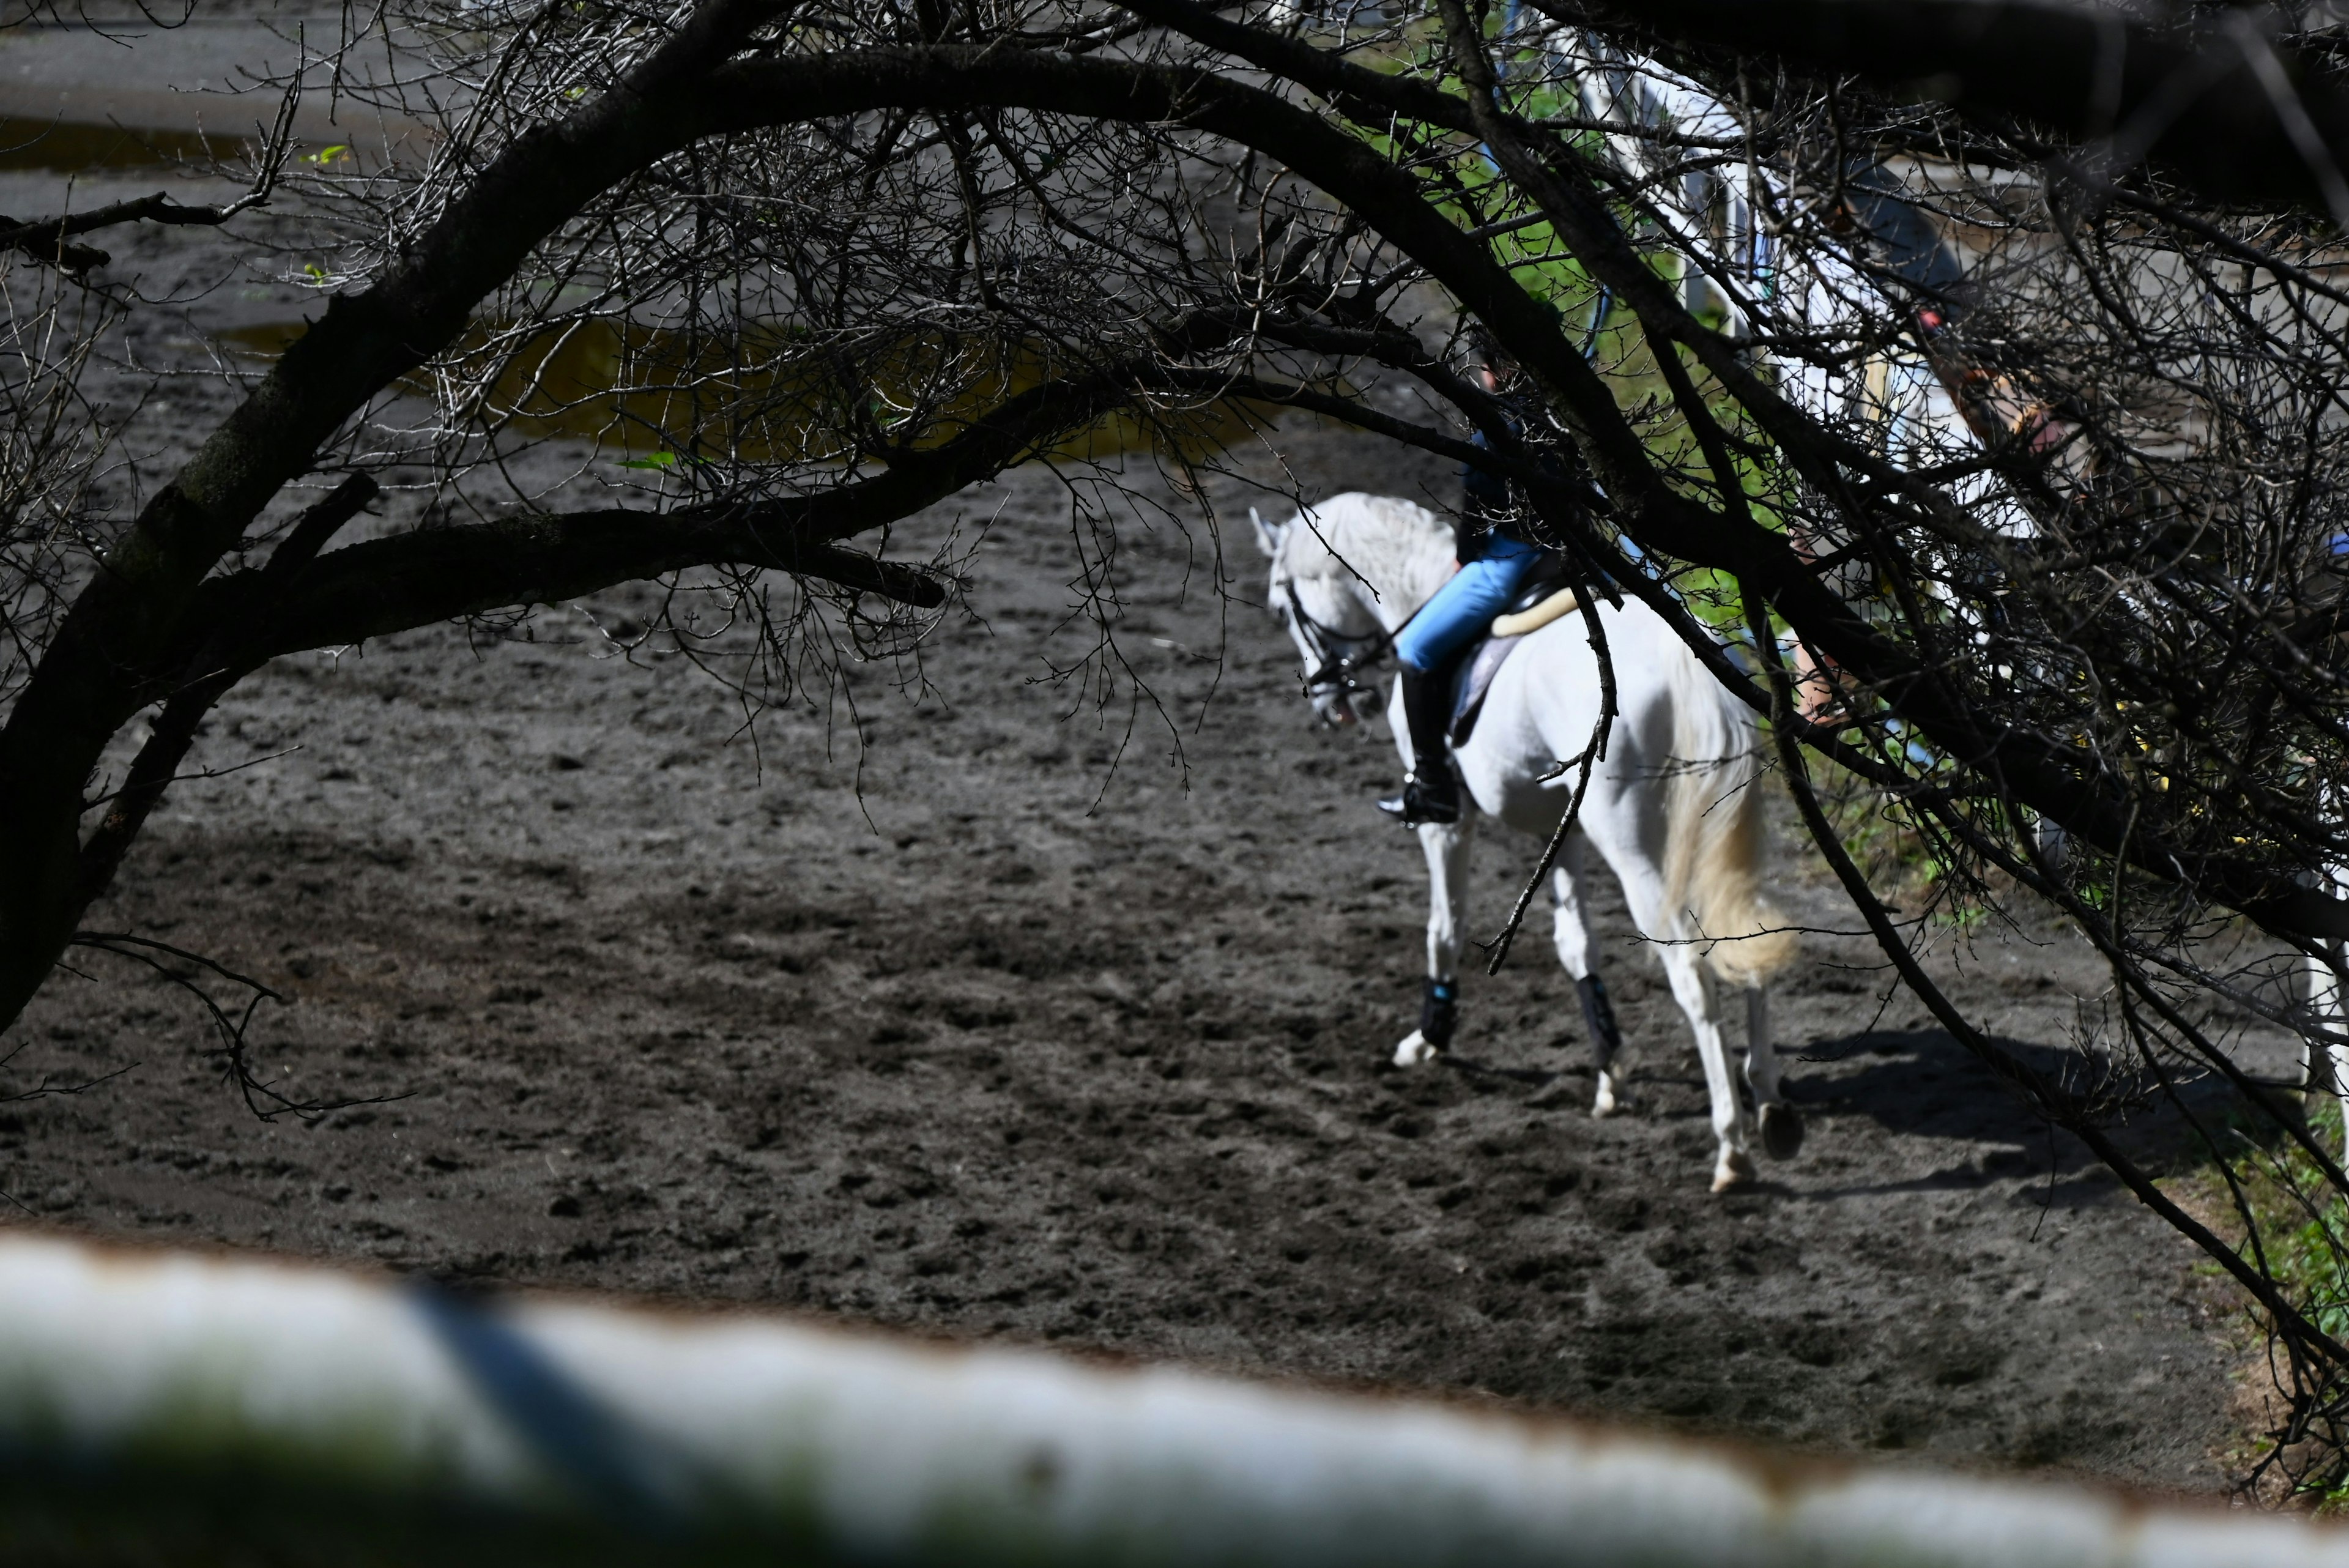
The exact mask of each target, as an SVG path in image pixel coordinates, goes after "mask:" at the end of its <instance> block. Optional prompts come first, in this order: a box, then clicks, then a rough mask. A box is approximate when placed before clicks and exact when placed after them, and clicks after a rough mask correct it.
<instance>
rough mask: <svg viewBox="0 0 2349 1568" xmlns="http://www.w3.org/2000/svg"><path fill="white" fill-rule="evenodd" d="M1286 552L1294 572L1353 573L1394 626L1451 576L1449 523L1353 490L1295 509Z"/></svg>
mask: <svg viewBox="0 0 2349 1568" xmlns="http://www.w3.org/2000/svg"><path fill="white" fill-rule="evenodd" d="M1287 555H1288V559H1287V561H1286V563H1285V564H1286V565H1287V566H1288V570H1289V573H1290V574H1291V575H1292V576H1298V577H1319V576H1330V577H1340V578H1348V579H1356V578H1358V579H1359V581H1355V582H1354V583H1353V587H1354V589H1355V591H1356V592H1357V593H1358V594H1361V595H1362V597H1364V598H1365V599H1368V600H1373V601H1374V602H1375V604H1376V606H1377V608H1378V609H1379V611H1380V613H1381V618H1382V619H1385V620H1387V621H1388V622H1389V624H1391V625H1394V624H1400V623H1401V621H1402V618H1404V617H1406V616H1408V615H1410V614H1411V612H1412V611H1413V610H1415V609H1417V608H1418V607H1420V606H1421V605H1423V604H1424V603H1426V602H1427V599H1428V596H1430V595H1431V594H1433V593H1434V592H1435V590H1436V589H1438V588H1440V587H1443V586H1444V579H1445V578H1446V577H1448V576H1451V575H1452V568H1453V539H1452V527H1451V524H1448V523H1446V522H1444V519H1443V518H1441V517H1439V516H1437V515H1436V514H1434V513H1433V512H1430V511H1429V510H1428V509H1427V508H1426V507H1424V506H1422V505H1419V504H1417V503H1415V502H1410V501H1405V500H1403V499H1402V498H1401V497H1400V496H1393V495H1366V494H1364V493H1362V492H1361V491H1359V490H1353V491H1348V492H1347V493H1345V494H1343V495H1333V496H1331V497H1330V499H1329V500H1327V501H1324V502H1321V503H1319V504H1317V505H1314V506H1310V507H1308V508H1307V509H1306V510H1305V511H1304V512H1302V513H1300V514H1299V516H1298V520H1297V522H1296V524H1294V525H1293V526H1291V528H1290V529H1289V531H1288V552H1287ZM1365 583H1367V584H1368V585H1369V586H1370V591H1369V592H1368V593H1362V585H1363V584H1365Z"/></svg>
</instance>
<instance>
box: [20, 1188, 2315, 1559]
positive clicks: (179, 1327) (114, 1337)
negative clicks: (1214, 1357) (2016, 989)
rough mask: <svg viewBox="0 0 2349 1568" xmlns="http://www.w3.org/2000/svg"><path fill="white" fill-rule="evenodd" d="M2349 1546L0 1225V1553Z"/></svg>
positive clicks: (2121, 1554)
mask: <svg viewBox="0 0 2349 1568" xmlns="http://www.w3.org/2000/svg"><path fill="white" fill-rule="evenodd" d="M36 1555H37V1556H41V1557H46V1558H48V1559H51V1560H70V1561H95V1560H109V1561H113V1560H121V1561H129V1560H136V1561H141V1562H153V1561H163V1562H171V1561H198V1560H201V1561H210V1562H217V1561H223V1560H231V1561H248V1560H250V1561H301V1562H319V1563H328V1562H346V1561H349V1562H368V1563H378V1562H409V1561H419V1562H421V1561H431V1562H434V1563H445V1562H451V1561H463V1560H470V1559H474V1558H479V1559H481V1560H484V1561H487V1560H492V1559H494V1560H495V1561H498V1562H500V1563H526V1562H533V1561H542V1560H562V1561H565V1562H578V1561H582V1560H585V1559H591V1558H602V1557H615V1558H620V1559H625V1560H629V1561H636V1562H659V1563H675V1562H687V1561H704V1560H722V1561H728V1562H734V1561H750V1560H752V1559H754V1558H755V1559H756V1560H758V1561H761V1562H777V1561H801V1562H809V1561H812V1562H840V1563H990V1562H1017V1563H1026V1564H1052V1563H1168V1564H1174V1563H1219V1564H1222V1563H1234V1564H1236V1563H1284V1564H1287V1563H1296V1564H1307V1563H1312V1564H1319V1563H1329V1564H1340V1563H1342V1564H1348V1565H1350V1568H1370V1565H1373V1564H1383V1563H1395V1564H1406V1563H1407V1564H1413V1565H1415V1568H1416V1565H1421V1564H1434V1563H1462V1564H1467V1563H1474V1564H1478V1565H1480V1568H1503V1565H1506V1564H1514V1563H1546V1564H1593V1565H1598V1564H1605V1565H1608V1568H1618V1565H1628V1564H1651V1565H1656V1568H1664V1565H1671V1564H1682V1563H1686V1564H1689V1565H1691V1568H1743V1565H1745V1564H1754V1565H1760V1564H1786V1565H1790V1568H1791V1565H1796V1564H1799V1565H1802V1568H1833V1565H1837V1564H1852V1565H1855V1568H1856V1565H1860V1564H1866V1565H1868V1568H1888V1565H1892V1564H1942V1565H1949V1568H1957V1565H1961V1564H1982V1565H1983V1568H1993V1565H1994V1568H2033V1565H2036V1564H2058V1563H2060V1564H2067V1565H2068V1564H2084V1563H2095V1564H2114V1565H2117V1564H2147V1565H2152V1564H2176V1565H2178V1568H2185V1565H2189V1564H2195V1565H2202V1564H2220V1563H2230V1564H2231V1563H2240V1564H2245V1565H2254V1564H2255V1565H2257V1568H2294V1565H2297V1564H2302V1563H2341V1564H2344V1565H2349V1534H2344V1533H2342V1532H2335V1531H2332V1530H2327V1529H2324V1528H2322V1527H2317V1526H2311V1525H2307V1524H2304V1523H2302V1522H2299V1521H2289V1520H2282V1519H2276V1518H2271V1517H2265V1516H2260V1515H2254V1514H2251V1513H2247V1512H2244V1511H2232V1512H2230V1511H2226V1510H2222V1509H2216V1508H2213V1509H2208V1510H2203V1509H2196V1508H2192V1507H2186V1506H2176V1505H2170V1504H2166V1503H2161V1502H2157V1501H2148V1500H2146V1499H2142V1498H2133V1497H2129V1496H2127V1495H2123V1494H2119V1493H2108V1492H2101V1491H2096V1490H2085V1489H2080V1488H2073V1487H2061V1486H2052V1485H2034V1484H2025V1483H2023V1482H2018V1481H2005V1480H1985V1479H1981V1478H1977V1477H1966V1476H1955V1475H1937V1474H1932V1473H1929V1472H1924V1471H1920V1470H1916V1469H1887V1468H1871V1467H1859V1466H1845V1465H1830V1464H1817V1463H1810V1462H1802V1461H1786V1460H1781V1459H1773V1458H1771V1457H1768V1456H1765V1455H1764V1454H1762V1453H1759V1452H1757V1451H1755V1450H1752V1449H1735V1448H1732V1447H1727V1446H1717V1445H1712V1444H1704V1443H1695V1442H1681V1441H1675V1440H1671V1439H1669V1438H1659V1437H1654V1436H1643V1435H1631V1434H1626V1433H1621V1432H1612V1431H1609V1430H1606V1429H1604V1428H1596V1427H1588V1426H1582V1425H1578V1424H1575V1423H1570V1422H1565V1421H1553V1420H1537V1419H1529V1418H1524V1417H1513V1416H1506V1415H1499V1414H1494V1413H1490V1412H1485V1411H1479V1410H1475V1409H1470V1408H1464V1407H1457V1406H1445V1405H1442V1404H1435V1403H1421V1402H1413V1401H1408V1400H1402V1399H1386V1398H1378V1397H1361V1396H1351V1395H1344V1394H1335V1393H1328V1392H1321V1391H1316V1390H1313V1389H1309V1388H1304V1387H1296V1386H1278V1385H1271V1384H1257V1383H1249V1382H1244V1381H1241V1380H1238V1379H1234V1378H1225V1377H1215V1376H1203V1375H1200V1374H1197V1373H1193V1372H1186V1371H1180V1370H1174V1369H1169V1368H1164V1367H1153V1366H1116V1365H1104V1364H1102V1363H1100V1362H1093V1361H1085V1360H1081V1359H1074V1358H1070V1357H1063V1356H1057V1355H1046V1354H1042V1353H1037V1352H1028V1351H1016V1350H999V1349H978V1348H961V1347H955V1346H949V1345H932V1344H925V1343H922V1342H919V1341H912V1340H905V1339H891V1338H885V1337H881V1336H877V1335H864V1334H850V1333H845V1332H838V1331H833V1330H830V1329H826V1328H821V1327H812V1326H809V1325H806V1324H794V1323H790V1322H783V1321H777V1320H773V1319H765V1318H759V1317H753V1316H749V1315H741V1316H725V1315H710V1316H685V1315H670V1314H657V1313H650V1312H643V1311H634V1310H626V1309H623V1308H619V1307H615V1306H610V1305H605V1304H598V1303H587V1302H580V1301H572V1300H562V1299H555V1298H547V1297H530V1298H519V1299H513V1300H506V1301H497V1302H483V1301H474V1300H471V1299H467V1298H464V1297H460V1296H454V1295H450V1294H448V1293H440V1292H438V1291H434V1290H431V1289H429V1288H419V1287H414V1286H409V1285H406V1284H402V1283H399V1282H388V1281H385V1280H382V1279H378V1278H367V1277H361V1276H358V1275H355V1274H348V1273H338V1272H329V1271H326V1270H323V1269H310V1268H301V1267H295V1266H291V1265H281V1264H276V1263H271V1262H253V1261H248V1260H243V1259H238V1258H232V1257H227V1256H218V1255H200V1254H191V1253H184V1252H162V1251H152V1252H150V1251H129V1250H112V1249H103V1248H98V1247H92V1246H88V1245H81V1244H77V1243H73V1242H69V1241H60V1240H55V1239H49V1238H43V1237H37V1236H29V1235H23V1234H18V1235H13V1236H0V1558H5V1560H7V1561H11V1562H18V1561H25V1560H27V1559H28V1558H30V1557H33V1556H36Z"/></svg>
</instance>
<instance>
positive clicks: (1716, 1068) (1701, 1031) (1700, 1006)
mask: <svg viewBox="0 0 2349 1568" xmlns="http://www.w3.org/2000/svg"><path fill="white" fill-rule="evenodd" d="M1664 973H1665V974H1666V975H1668V976H1669V977H1670V978H1671V982H1672V1000H1674V1001H1675V1002H1679V1003H1680V1004H1681V1011H1682V1012H1684V1013H1686V1014H1688V1021H1689V1027H1690V1028H1691V1029H1692V1030H1693V1031H1694V1032H1695V1033H1696V1054H1697V1056H1698V1059H1699V1060H1701V1061H1702V1062H1703V1064H1704V1087H1705V1092H1706V1094H1707V1095H1709V1096H1711V1097H1712V1099H1713V1137H1715V1138H1717V1139H1719V1140H1720V1144H1721V1155H1720V1158H1718V1159H1717V1160H1715V1161H1714V1163H1713V1190H1714V1191H1715V1192H1726V1191H1728V1190H1729V1189H1731V1188H1733V1187H1743V1186H1744V1185H1745V1184H1746V1183H1747V1182H1749V1181H1751V1180H1753V1179H1754V1174H1755V1172H1754V1157H1753V1156H1751V1155H1749V1154H1747V1153H1746V1152H1745V1145H1746V1132H1747V1128H1746V1120H1745V1106H1744V1102H1743V1101H1742V1100H1740V1099H1739V1098H1738V1097H1737V1085H1736V1082H1735V1081H1734V1080H1733V1078H1731V1076H1730V1075H1729V1049H1728V1046H1727V1044H1725V1043H1724V1042H1723V1039H1722V1037H1721V1012H1720V1009H1719V1007H1718V1006H1717V1005H1716V1003H1715V999H1714V994H1713V975H1712V973H1711V971H1710V969H1709V967H1708V966H1707V965H1706V964H1705V962H1704V961H1703V960H1702V959H1701V958H1699V957H1698V956H1697V955H1696V953H1695V951H1694V950H1692V949H1691V948H1690V947H1689V946H1688V945H1687V944H1686V943H1684V942H1675V943H1673V944H1671V946H1668V947H1666V948H1665V949H1664Z"/></svg>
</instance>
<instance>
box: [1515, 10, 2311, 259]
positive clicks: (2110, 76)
mask: <svg viewBox="0 0 2349 1568" xmlns="http://www.w3.org/2000/svg"><path fill="white" fill-rule="evenodd" d="M1531 3H1532V5H1533V6H1534V8H1535V9H1537V10H1538V11H1540V12H1541V13H1543V14H1544V15H1545V16H1550V17H1552V18H1553V19H1555V20H1557V21H1561V22H1568V23H1570V24H1574V25H1585V24H1588V23H1589V22H1592V21H1598V22H1601V23H1603V24H1604V25H1605V26H1607V27H1608V29H1609V32H1610V33H1619V34H1629V35H1630V36H1647V37H1651V38H1661V39H1667V40H1669V41H1671V42H1672V43H1674V44H1678V45H1682V46H1684V47H1689V48H1692V49H1698V50H1704V51H1711V52H1713V53H1716V54H1718V55H1720V56H1722V57H1727V56H1729V55H1733V54H1734V55H1740V56H1744V57H1748V58H1751V57H1755V56H1761V57H1775V58H1777V59H1781V60H1784V61H1785V62H1786V63H1787V64H1788V65H1790V66H1793V67H1796V68H1798V69H1802V70H1806V71H1809V72H1812V73H1816V74H1821V75H1827V76H1857V77H1860V78H1865V79H1867V80H1868V81H1870V82H1872V83H1874V84H1876V85H1877V86H1878V87H1882V88H1890V89H1894V90H1899V91H1913V92H1917V93H1921V94H1923V95H1924V96H1927V97H1930V98H1933V99H1939V100H1940V101H1942V102H1944V103H1948V104H1950V105H1951V106H1953V107H1954V108H1956V109H1958V110H1959V111H1960V112H1961V113H1963V114H1966V115H1968V116H1970V117H1972V118H1975V119H1982V120H1984V121H1987V122H1989V123H1990V124H1992V126H1994V127H1996V126H2002V125H2003V124H2004V123H2006V122H2007V121H2010V120H2012V119H2023V120H2028V121H2030V122H2032V123H2033V124H2035V125H2039V126H2043V127H2045V128H2047V129H2049V130H2054V131H2056V132H2058V133H2060V134H2062V135H2064V136H2065V137H2069V138H2074V139H2077V140H2082V141H2091V142H2100V143H2103V144H2105V146H2106V157H2105V158H2104V159H2103V160H2102V162H2103V164H2104V168H2103V169H2102V172H2104V173H2106V175H2111V174H2115V173H2117V172H2119V171H2123V170H2126V169H2127V168H2128V167H2130V166H2132V165H2134V164H2135V163H2137V162H2138V161H2147V162H2150V163H2152V164H2154V165H2155V166H2157V167H2158V168H2160V169H2162V170H2165V171H2168V172H2170V173H2173V174H2175V175H2177V176H2178V178H2179V179H2181V180H2183V181H2185V182H2187V183H2188V184H2189V185H2191V186H2193V187H2194V188H2195V189H2196V190H2197V191H2199V192H2201V193H2202V194H2203V195H2205V196H2207V197H2209V198H2210V199H2211V200H2213V201H2217V202H2291V203H2295V204H2298V205H2301V206H2305V207H2309V208H2313V209H2314V210H2316V211H2318V212H2331V213H2333V216H2335V217H2336V218H2338V217H2341V216H2343V214H2341V213H2338V212H2334V211H2333V203H2334V197H2335V194H2336V192H2335V190H2334V189H2333V182H2336V181H2337V180H2338V178H2339V176H2338V173H2337V171H2338V170H2340V169H2344V168H2349V94H2344V93H2343V92H2341V91H2340V90H2339V89H2338V88H2334V87H2333V86H2332V85H2331V84H2329V83H2325V82H2322V81H2319V80H2317V79H2315V78H2314V74H2313V72H2311V71H2310V70H2308V69H2307V68H2306V67H2305V66H2303V65H2302V64H2301V63H2300V62H2298V61H2297V60H2295V59H2293V58H2292V57H2290V56H2288V55H2283V54H2282V53H2277V54H2275V55H2274V56H2273V58H2274V60H2275V61H2276V63H2277V65H2278V66H2279V67H2280V68H2281V69H2282V72H2283V74H2284V76H2285V77H2286V78H2288V79H2289V86H2290V89H2291V90H2290V92H2289V93H2288V94H2287V95H2285V96H2283V97H2280V96H2279V95H2278V94H2277V93H2276V92H2274V91H2271V81H2270V80H2268V79H2263V78H2266V76H2267V75H2268V73H2266V72H2264V71H2263V70H2262V68H2261V66H2262V64H2263V63H2264V62H2262V61H2261V54H2262V52H2264V51H2266V50H2267V49H2268V46H2267V44H2266V42H2265V39H2264V37H2263V36H2261V34H2260V33H2259V32H2258V31H2257V29H2258V27H2259V26H2260V24H2259V23H2258V22H2257V21H2255V20H2254V19H2253V16H2252V14H2251V13H2250V12H2244V11H2222V12H2220V13H2218V14H2216V15H2214V16H2211V17H2210V19H2209V20H2207V21H2204V22H2202V23H2200V24H2199V25H2198V26H2193V27H2191V28H2183V27H2178V28H2165V27H2156V26H2147V24H2146V23H2144V22H2142V21H2137V20H2134V19H2132V18H2130V17H2129V16H2127V15H2126V14H2124V13H2122V12H2120V11H2117V10H2114V9H2110V8H2106V7H2103V6H2087V5H2077V6H2074V5H2066V6H2055V5H2021V4H2014V3H2013V0H1638V3H1637V4H1631V3H1629V0H1531ZM2247 26H2248V27H2250V28H2251V29H2252V31H2251V32H2249V33H2247V32H2246V30H2245V29H2246V27H2247ZM2295 102H2296V108H2295ZM2298 114H2304V115H2305V117H2306V119H2305V127H2304V128H2302V127H2298V126H2295V125H2294V123H2293V120H2294V118H2295V116H2296V115H2298ZM2304 130H2313V132H2314V134H2315V136H2316V138H2317V139H2318V140H2319V141H2320V142H2321V144H2322V147H2323V150H2324V153H2325V154H2326V155H2328V156H2329V159H2330V162H2331V166H2332V169H2333V171H2335V172H2333V174H2331V176H2330V178H2328V175H2327V172H2326V171H2325V170H2324V169H2323V168H2320V167H2318V166H2317V165H2316V164H2315V163H2314V162H2313V161H2312V159H2311V157H2310V156H2309V153H2310V151H2311V149H2310V148H2309V147H2307V146H2306V145H2304V143H2303V140H2302V136H2303V131H2304Z"/></svg>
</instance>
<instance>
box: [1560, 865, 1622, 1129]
mask: <svg viewBox="0 0 2349 1568" xmlns="http://www.w3.org/2000/svg"><path fill="white" fill-rule="evenodd" d="M1582 851H1583V838H1582V836H1581V835H1580V834H1575V835H1573V836H1570V837H1568V839H1567V841H1566V842H1565V843H1564V844H1563V845H1561V846H1559V847H1558V853H1557V870H1556V871H1554V872H1552V873H1551V875H1550V896H1551V898H1554V899H1556V900H1557V910H1556V911H1555V913H1554V916H1553V919H1552V925H1551V935H1552V938H1553V940H1556V941H1557V961H1558V962H1559V963H1561V964H1563V965H1564V966H1565V967H1566V972H1567V974H1568V976H1569V977H1571V978H1572V980H1573V981H1574V990H1575V994H1576V995H1577V996H1578V997H1579V998H1580V999H1581V1002H1582V1023H1583V1027H1584V1028H1586V1029H1587V1030H1588V1031H1589V1033H1590V1061H1591V1065H1592V1067H1593V1068H1594V1069H1595V1070H1596V1072H1597V1074H1598V1077H1599V1089H1598V1093H1597V1094H1596V1095H1595V1096H1593V1097H1592V1099H1591V1102H1590V1114H1591V1115H1592V1116H1612V1115H1613V1114H1614V1113H1615V1112H1616V1111H1617V1110H1618V1109H1619V1108H1621V1106H1622V1100H1621V1098H1620V1097H1619V1096H1620V1091H1621V1088H1622V1083H1621V1080H1620V1078H1619V1075H1618V1069H1617V1065H1616V1063H1617V1060H1618V1058H1619V1056H1620V1054H1621V1053H1622V1050H1623V1031H1622V1028H1621V1026H1620V1025H1619V1024H1618V1023H1616V1022H1615V1009H1614V1006H1613V1005H1612V1004H1611V1003H1610V1002H1609V1001H1608V1000H1607V982H1606V981H1602V980H1600V979H1599V954H1598V947H1597V944H1596V943H1595V942H1593V941H1592V940H1591V935H1590V905H1589V902H1588V899H1587V898H1584V896H1583V892H1584V890H1583V883H1582Z"/></svg>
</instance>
